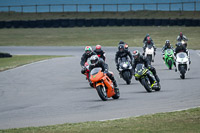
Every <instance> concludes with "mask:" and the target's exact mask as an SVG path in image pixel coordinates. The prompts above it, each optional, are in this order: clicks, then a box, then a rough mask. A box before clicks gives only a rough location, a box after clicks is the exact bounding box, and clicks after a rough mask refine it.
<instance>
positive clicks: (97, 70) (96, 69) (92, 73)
mask: <svg viewBox="0 0 200 133" xmlns="http://www.w3.org/2000/svg"><path fill="white" fill-rule="evenodd" d="M101 70H102V68H101V67H96V68H94V69H92V71H91V73H90V74H91V75H95V74H97V73H98V72H99V71H101Z"/></svg>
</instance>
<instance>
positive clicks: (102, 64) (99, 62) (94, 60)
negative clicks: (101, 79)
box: [89, 55, 117, 87]
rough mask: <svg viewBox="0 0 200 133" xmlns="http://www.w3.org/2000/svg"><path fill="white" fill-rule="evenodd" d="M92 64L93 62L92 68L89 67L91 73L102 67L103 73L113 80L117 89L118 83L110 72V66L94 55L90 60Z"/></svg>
mask: <svg viewBox="0 0 200 133" xmlns="http://www.w3.org/2000/svg"><path fill="white" fill-rule="evenodd" d="M90 62H91V64H90V66H89V70H90V72H91V70H92V69H93V68H95V67H101V68H102V71H103V72H104V73H106V75H107V76H108V77H109V78H110V79H111V80H112V82H113V85H114V87H117V82H116V80H115V78H114V76H113V74H112V73H110V72H109V71H108V65H107V64H106V63H105V62H104V61H103V60H100V59H99V57H98V56H97V55H93V56H92V57H91V58H90Z"/></svg>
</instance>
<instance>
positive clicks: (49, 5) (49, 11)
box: [49, 4, 51, 13]
mask: <svg viewBox="0 0 200 133" xmlns="http://www.w3.org/2000/svg"><path fill="white" fill-rule="evenodd" d="M50 12H51V4H49V13H50Z"/></svg>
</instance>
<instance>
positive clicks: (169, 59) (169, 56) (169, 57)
mask: <svg viewBox="0 0 200 133" xmlns="http://www.w3.org/2000/svg"><path fill="white" fill-rule="evenodd" d="M164 59H165V64H166V66H167V67H168V68H169V69H170V70H171V69H172V67H173V64H174V51H173V50H172V49H166V50H165V57H164Z"/></svg>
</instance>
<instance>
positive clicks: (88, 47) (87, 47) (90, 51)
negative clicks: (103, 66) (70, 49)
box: [85, 46, 92, 55]
mask: <svg viewBox="0 0 200 133" xmlns="http://www.w3.org/2000/svg"><path fill="white" fill-rule="evenodd" d="M85 53H86V54H87V55H90V54H91V53H92V47H91V46H86V47H85Z"/></svg>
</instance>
